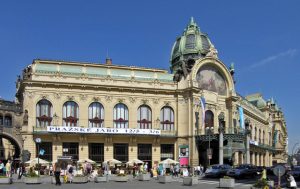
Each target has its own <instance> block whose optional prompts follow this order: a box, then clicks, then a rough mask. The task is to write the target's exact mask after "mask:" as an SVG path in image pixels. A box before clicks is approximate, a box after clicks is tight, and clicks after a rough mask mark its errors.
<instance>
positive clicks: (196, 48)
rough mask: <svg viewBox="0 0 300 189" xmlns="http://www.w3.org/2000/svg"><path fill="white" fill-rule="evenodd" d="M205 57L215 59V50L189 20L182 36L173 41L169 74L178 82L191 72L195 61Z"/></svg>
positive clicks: (192, 21) (204, 35) (197, 27)
mask: <svg viewBox="0 0 300 189" xmlns="http://www.w3.org/2000/svg"><path fill="white" fill-rule="evenodd" d="M205 56H215V57H217V50H216V49H215V48H214V45H213V44H212V43H211V42H210V40H209V38H208V37H207V35H206V34H204V33H202V32H201V31H200V28H199V26H198V25H197V24H196V23H195V21H194V18H193V17H192V18H191V21H190V23H189V24H188V26H187V27H186V29H185V30H184V32H183V34H182V35H181V36H180V37H178V38H177V40H176V41H175V43H174V45H173V48H172V53H171V60H170V62H171V67H170V68H171V72H172V73H174V80H175V81H180V79H181V78H182V76H184V77H186V76H187V74H188V73H189V72H190V71H191V69H192V67H193V65H194V63H195V61H196V60H197V59H199V58H203V57H205Z"/></svg>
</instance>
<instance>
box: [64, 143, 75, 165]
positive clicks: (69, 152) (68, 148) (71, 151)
mask: <svg viewBox="0 0 300 189" xmlns="http://www.w3.org/2000/svg"><path fill="white" fill-rule="evenodd" d="M78 147H79V144H78V143H77V142H64V143H63V149H62V150H63V156H72V159H73V160H75V161H77V160H78V157H79V154H78V152H79V151H78Z"/></svg>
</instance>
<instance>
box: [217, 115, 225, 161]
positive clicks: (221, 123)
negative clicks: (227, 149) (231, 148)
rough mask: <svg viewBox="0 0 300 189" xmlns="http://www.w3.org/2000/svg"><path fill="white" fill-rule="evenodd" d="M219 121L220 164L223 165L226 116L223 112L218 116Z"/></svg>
mask: <svg viewBox="0 0 300 189" xmlns="http://www.w3.org/2000/svg"><path fill="white" fill-rule="evenodd" d="M218 119H219V164H220V165H223V160H224V147H223V142H224V137H223V135H224V129H225V128H224V127H225V121H224V119H225V115H224V113H223V112H221V113H220V114H219V116H218Z"/></svg>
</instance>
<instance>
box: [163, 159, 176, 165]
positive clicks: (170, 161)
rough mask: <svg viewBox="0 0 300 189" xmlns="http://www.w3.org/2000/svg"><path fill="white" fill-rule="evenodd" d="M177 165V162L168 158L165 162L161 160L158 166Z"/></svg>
mask: <svg viewBox="0 0 300 189" xmlns="http://www.w3.org/2000/svg"><path fill="white" fill-rule="evenodd" d="M177 163H179V162H178V161H175V160H173V159H170V158H168V159H165V160H163V161H161V162H160V164H177Z"/></svg>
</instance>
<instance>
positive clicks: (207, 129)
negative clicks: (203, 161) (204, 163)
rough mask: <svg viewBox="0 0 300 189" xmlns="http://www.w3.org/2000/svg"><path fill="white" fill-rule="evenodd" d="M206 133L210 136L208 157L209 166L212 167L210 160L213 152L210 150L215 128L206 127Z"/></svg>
mask: <svg viewBox="0 0 300 189" xmlns="http://www.w3.org/2000/svg"><path fill="white" fill-rule="evenodd" d="M205 129H206V133H207V134H208V149H207V157H208V166H210V159H211V158H212V150H211V148H210V135H211V134H212V132H213V130H214V127H206V128H205Z"/></svg>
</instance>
